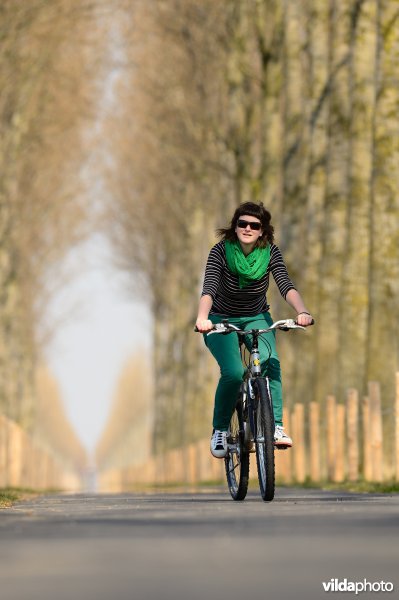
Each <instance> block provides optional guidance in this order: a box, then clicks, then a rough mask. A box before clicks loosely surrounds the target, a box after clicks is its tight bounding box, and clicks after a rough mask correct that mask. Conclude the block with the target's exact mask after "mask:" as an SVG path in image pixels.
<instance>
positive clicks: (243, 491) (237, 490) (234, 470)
mask: <svg viewBox="0 0 399 600" xmlns="http://www.w3.org/2000/svg"><path fill="white" fill-rule="evenodd" d="M227 444H228V450H227V455H226V458H225V459H224V463H225V468H226V478H227V484H228V486H229V491H230V495H231V497H232V498H233V500H244V498H245V496H246V495H247V490H248V479H249V452H248V451H247V449H246V447H245V443H244V419H243V411H242V401H241V399H239V400H238V402H237V405H236V407H235V409H234V413H233V416H232V417H231V420H230V426H229V429H228V432H227Z"/></svg>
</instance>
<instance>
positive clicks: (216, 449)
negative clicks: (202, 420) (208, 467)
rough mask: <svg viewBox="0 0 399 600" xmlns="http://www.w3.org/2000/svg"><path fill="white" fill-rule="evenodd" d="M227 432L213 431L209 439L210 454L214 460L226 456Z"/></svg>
mask: <svg viewBox="0 0 399 600" xmlns="http://www.w3.org/2000/svg"><path fill="white" fill-rule="evenodd" d="M226 436H227V431H220V430H219V429H214V430H213V433H212V437H211V454H212V455H213V456H214V457H215V458H224V457H225V456H226V454H227V439H226Z"/></svg>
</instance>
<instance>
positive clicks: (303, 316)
mask: <svg viewBox="0 0 399 600" xmlns="http://www.w3.org/2000/svg"><path fill="white" fill-rule="evenodd" d="M296 322H297V323H298V325H302V327H309V325H312V324H313V322H314V319H313V317H312V315H311V314H310V313H308V312H300V313H298V315H297V318H296Z"/></svg>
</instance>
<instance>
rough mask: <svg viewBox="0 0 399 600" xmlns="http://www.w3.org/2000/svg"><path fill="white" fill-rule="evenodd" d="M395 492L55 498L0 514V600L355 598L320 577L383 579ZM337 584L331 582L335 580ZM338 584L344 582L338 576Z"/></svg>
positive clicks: (393, 572)
mask: <svg viewBox="0 0 399 600" xmlns="http://www.w3.org/2000/svg"><path fill="white" fill-rule="evenodd" d="M398 524H399V495H388V496H382V495H363V494H349V493H339V492H322V491H316V490H300V489H282V488H280V489H279V490H278V491H277V497H276V499H275V501H274V502H273V503H270V504H265V503H264V502H262V500H261V499H260V496H259V494H258V492H257V491H256V490H251V491H250V493H249V495H248V497H247V500H246V501H245V502H239V503H238V502H233V501H232V500H231V499H230V497H229V496H228V494H227V492H225V491H224V490H221V489H215V490H211V489H209V490H206V491H205V492H198V491H197V492H193V493H188V492H186V493H184V492H182V493H177V492H174V493H159V492H158V493H151V494H150V493H148V494H144V493H143V494H121V495H73V496H72V495H71V496H68V495H58V496H47V497H41V498H38V499H36V500H32V501H29V502H26V503H22V504H19V505H16V506H14V507H13V508H11V509H7V510H3V511H0V598H1V600H71V599H76V600H142V599H143V600H153V599H158V598H159V599H160V600H161V599H162V600H183V599H184V600H186V599H187V600H197V599H198V600H200V599H201V600H202V599H204V598H206V599H208V598H209V599H210V600H227V599H238V600H240V599H241V598H265V599H271V600H274V599H276V600H285V599H291V598H292V599H294V598H295V599H302V598H303V599H307V600H313V599H315V598H317V599H318V598H326V597H327V598H328V597H329V596H331V595H332V596H333V597H334V596H338V597H345V598H348V597H355V594H354V593H350V592H340V593H332V592H325V591H324V589H323V585H322V584H323V582H324V583H326V584H327V583H328V582H329V581H331V579H337V580H338V582H340V581H343V580H344V579H345V578H346V579H347V580H348V581H351V582H364V579H366V580H367V581H368V582H370V583H374V582H381V581H384V582H390V583H392V584H393V585H394V586H395V589H394V591H393V592H377V591H375V592H364V593H360V594H359V595H358V597H360V598H362V597H364V598H372V597H373V598H374V597H375V598H381V597H382V598H384V597H387V598H393V597H398V590H399V560H398V559H399V549H398V548H399V544H398V530H399V528H398ZM334 585H335V584H334ZM341 585H342V584H341Z"/></svg>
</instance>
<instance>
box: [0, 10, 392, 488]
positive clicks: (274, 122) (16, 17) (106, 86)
mask: <svg viewBox="0 0 399 600" xmlns="http://www.w3.org/2000/svg"><path fill="white" fill-rule="evenodd" d="M0 28H1V29H0V30H1V38H0V39H1V46H0V89H1V94H0V128H1V150H0V170H1V187H0V330H1V335H0V414H1V420H0V436H1V438H0V439H1V443H0V473H1V474H0V485H3V486H5V485H13V486H16V485H30V486H33V487H58V488H59V487H61V488H63V489H64V488H66V489H82V486H85V485H88V484H87V481H88V479H90V481H91V483H90V485H91V486H92V487H93V485H94V484H93V476H92V474H93V473H94V472H100V473H101V474H102V475H101V476H102V477H103V479H102V481H103V482H105V483H104V486H105V488H106V487H107V485H108V487H110V484H109V482H110V481H111V479H112V477H111V479H110V478H108V479H107V477H106V476H105V475H104V474H106V473H107V472H108V473H110V472H112V473H113V479H112V481H114V483H115V481H117V482H118V483H117V484H115V485H114V489H117V488H120V487H121V485H122V483H121V482H122V480H124V483H125V487H126V486H127V487H128V486H129V485H134V483H135V478H137V474H138V473H139V472H141V473H142V472H143V469H144V466H143V465H147V466H148V465H151V468H150V467H149V468H150V471H149V473H150V474H149V475H147V476H146V477H147V481H150V480H152V479H154V477H155V475H154V473H156V472H158V471H159V470H160V469H161V468H162V469H164V470H165V469H166V470H167V467H165V465H163V466H162V467H161V466H160V462H159V461H160V460H161V459H162V458H164V457H165V456H167V453H171V452H176V451H181V450H182V449H183V451H184V452H185V456H188V455H189V452H188V450H187V449H188V448H189V447H190V448H193V444H200V443H201V442H202V441H203V440H205V439H206V438H208V437H209V434H210V423H211V413H212V405H213V392H214V388H215V384H216V380H217V372H216V368H215V365H214V364H213V359H212V358H211V357H210V356H208V353H207V352H206V351H205V349H204V346H203V342H202V340H201V339H200V338H201V336H196V335H194V334H193V323H194V321H195V317H196V311H197V304H198V298H199V294H200V291H201V284H202V277H203V271H204V265H205V261H206V257H207V254H208V252H209V249H210V248H211V246H212V245H213V244H214V243H215V242H216V237H215V229H216V228H217V227H222V226H225V225H226V224H227V223H228V221H229V220H230V218H231V215H232V212H233V210H234V208H235V207H236V206H237V205H238V204H239V203H240V202H243V201H246V200H252V201H256V202H258V201H262V202H264V204H265V205H266V206H267V208H268V209H269V210H270V211H271V213H272V216H273V223H274V226H275V230H276V239H277V244H278V245H279V247H280V248H281V250H282V252H283V255H284V258H285V261H286V263H287V265H288V269H289V272H290V275H291V277H292V279H293V281H294V283H295V284H296V286H297V287H298V289H299V291H300V293H301V294H302V296H303V297H304V299H305V302H306V304H307V306H308V307H309V309H310V310H311V311H312V314H313V315H314V317H315V319H316V323H317V327H315V328H313V330H312V331H308V332H307V333H306V335H303V336H302V335H296V336H295V337H294V336H281V337H280V339H279V352H280V357H281V361H282V365H283V378H284V388H285V404H286V408H287V410H290V409H292V410H294V408H295V406H297V405H298V404H301V406H303V410H304V411H305V412H304V414H305V415H306V414H307V412H306V411H307V410H308V408H309V406H310V405H311V406H312V407H315V406H316V405H317V406H318V407H319V412H318V413H317V414H318V415H319V418H320V421H319V426H320V440H321V447H320V448H321V449H320V465H321V474H320V477H325V476H328V474H329V473H330V471H329V470H328V469H329V466H328V464H327V463H326V466H323V465H324V462H323V461H324V459H325V458H326V460H327V461H328V456H330V460H331V453H334V452H333V451H332V450H331V447H334V446H331V445H330V446H329V447H328V448H324V446H323V443H324V439H325V438H327V437H328V436H329V435H330V434H329V433H328V431H329V430H328V423H329V419H330V421H331V414H330V417H329V416H328V412H327V408H326V407H327V403H326V398H327V396H329V397H330V398H331V397H332V396H333V397H334V399H335V403H336V404H334V411H335V413H334V414H337V415H338V416H337V419H338V423H340V422H341V421H342V419H343V421H342V422H343V423H344V426H345V428H346V429H345V431H346V433H345V435H346V436H347V437H346V438H345V439H347V438H348V436H349V437H350V436H351V435H352V434H353V431H354V430H353V427H355V430H356V436H358V437H357V438H356V439H357V442H356V443H357V446H356V448H357V455H356V457H355V459H354V460H355V462H356V464H357V465H358V467H359V469H360V467H361V466H362V465H363V464H364V463H365V461H366V459H367V452H369V451H370V448H369V449H367V447H366V445H365V442H366V440H367V437H368V431H370V430H369V429H367V427H368V426H369V425H368V423H369V421H368V419H369V417H368V414H369V412H370V411H371V413H373V411H374V409H375V407H376V406H377V407H378V411H379V415H380V420H379V421H378V423H377V425H370V427H371V428H372V432H371V434H372V435H374V442H373V443H374V449H376V451H378V453H382V455H383V463H382V464H383V466H382V471H381V472H380V471H378V473H377V471H376V473H377V474H374V476H373V475H370V474H369V478H370V477H371V478H374V479H379V478H381V477H382V478H392V477H397V476H398V472H399V467H398V464H399V458H398V456H399V455H398V439H399V424H398V423H399V417H398V413H397V410H395V401H396V400H395V398H396V393H397V392H396V387H395V386H396V380H395V373H396V371H398V368H399V364H398V363H399V342H398V339H399V337H398V333H399V239H398V238H399V234H398V230H399V228H398V226H399V199H398V191H399V169H398V166H399V161H398V158H399V116H398V115H399V72H398V68H397V65H398V64H399V7H398V3H397V2H395V1H392V0H328V1H327V0H303V1H301V2H297V1H294V0H283V1H276V0H245V1H242V0H201V1H199V0H185V1H184V2H182V1H181V0H168V1H165V0H152V1H151V2H146V1H144V0H130V1H127V0H106V1H105V0H92V1H90V2H87V1H86V0H47V1H45V2H43V0H29V2H15V1H14V0H3V1H2V3H1V7H0ZM271 288H272V289H270V292H269V302H270V303H271V306H272V311H271V312H272V315H273V316H274V318H284V317H288V316H294V315H292V314H291V309H289V307H288V306H287V305H286V304H284V301H283V300H282V298H280V297H278V295H277V293H276V289H275V286H274V284H272V285H271ZM370 382H377V383H378V389H377V388H376V387H375V386H374V387H373V386H371V387H370ZM348 389H351V390H356V393H357V404H356V410H355V412H352V413H350V410H351V409H349V407H348V413H347V415H346V416H345V415H344V416H343V417H342V415H343V413H342V412H340V411H339V406H347V405H346V402H347V398H348V391H347V390H348ZM352 397H353V394H352ZM368 402H370V403H371V404H370V405H369V404H368ZM330 407H331V400H330ZM362 407H363V408H362ZM361 408H362V410H361ZM295 410H296V409H295ZM367 411H369V412H367ZM295 414H299V413H295ZM350 414H351V415H352V417H350V416H349V415H350ZM339 415H341V417H342V419H341V421H340V418H341V417H340V416H339ZM345 419H347V420H345ZM351 419H352V420H351ZM309 422H310V421H309V419H308V418H306V417H305V419H304V420H303V427H302V425H298V423H302V421H301V419H300V417H299V416H298V417H297V421H293V423H296V425H295V427H296V428H297V431H298V436H299V438H300V439H302V438H303V439H304V440H305V441H306V440H308V442H309V443H310V438H311V436H310V435H309ZM301 427H302V429H303V431H302V429H301ZM351 427H352V429H351ZM373 428H374V429H373ZM334 431H335V430H334ZM371 434H370V435H371ZM318 435H319V433H318ZM334 435H336V434H335V433H334V432H333V434H332V437H333V438H334ZM330 437H331V436H330ZM308 442H307V443H308ZM332 443H333V444H334V443H335V444H336V447H337V448H339V447H340V446H339V444H340V442H337V441H335V442H334V441H333V442H332ZM198 447H199V446H198ZM198 447H197V448H198ZM323 448H324V449H323ZM306 452H309V450H306ZM194 453H195V452H194ZM328 453H330V455H329V454H328ZM168 456H172V454H168ZM173 456H174V457H175V458H174V459H173V460H175V459H176V456H177V455H176V454H175V455H173ZM352 458H353V457H352ZM179 460H182V459H181V457H180V458H179ZM350 460H351V459H350V458H345V461H346V462H348V461H350ZM172 462H173V461H172V459H170V462H169V464H172ZM183 462H184V459H183ZM346 462H345V464H346ZM173 464H175V463H173ZM185 464H186V463H185ZM351 464H353V462H352V463H351ZM135 468H136V470H134V469H135ZM174 468H175V467H174ZM179 468H180V467H179ZM195 468H196V469H197V470H198V468H199V467H198V465H197V467H195ZM129 469H130V470H129ZM151 469H153V471H151ZM154 469H155V471H154ZM182 469H183V470H182V471H181V473H180V472H179V473H180V474H179V475H176V476H175V478H177V479H181V478H183V479H184V478H187V477H191V478H194V479H195V475H192V474H191V475H190V474H187V466H186V468H184V465H183V466H182ZM190 469H191V467H190ZM190 472H191V471H190ZM306 476H307V475H306V473H305V475H304V477H306ZM346 476H347V472H346V471H345V467H344V474H343V477H344V478H345V477H346ZM362 476H363V475H362V474H361V473H360V471H359V472H358V477H362ZM163 477H164V478H165V477H166V478H167V476H166V475H165V476H164V475H163ZM171 477H172V478H173V477H174V476H171ZM115 478H116V479H115ZM107 481H108V484H107V483H106V482H107ZM111 487H112V486H111Z"/></svg>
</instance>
